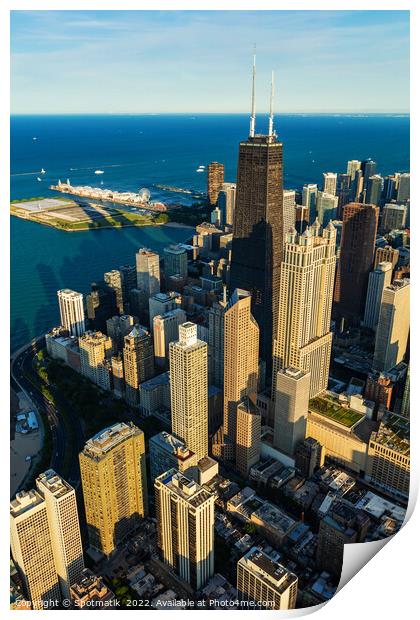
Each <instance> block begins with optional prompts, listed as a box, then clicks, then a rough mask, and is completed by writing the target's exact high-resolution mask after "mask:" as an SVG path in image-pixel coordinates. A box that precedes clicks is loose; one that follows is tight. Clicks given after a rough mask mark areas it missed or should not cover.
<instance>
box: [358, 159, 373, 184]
mask: <svg viewBox="0 0 420 620" xmlns="http://www.w3.org/2000/svg"><path fill="white" fill-rule="evenodd" d="M360 167H361V170H362V175H363V189H366V188H367V185H368V180H369V177H373V175H375V174H376V161H373V159H371V158H370V157H369V159H365V160H364V161H362V164H361V166H360Z"/></svg>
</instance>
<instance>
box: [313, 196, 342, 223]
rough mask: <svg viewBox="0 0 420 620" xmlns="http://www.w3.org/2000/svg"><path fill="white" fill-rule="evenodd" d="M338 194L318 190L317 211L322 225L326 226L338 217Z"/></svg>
mask: <svg viewBox="0 0 420 620" xmlns="http://www.w3.org/2000/svg"><path fill="white" fill-rule="evenodd" d="M337 207H338V196H334V195H333V194H327V193H326V192H318V193H317V196H316V212H317V216H318V220H319V223H320V224H321V226H326V225H327V224H328V222H329V221H330V220H335V219H336V217H337Z"/></svg>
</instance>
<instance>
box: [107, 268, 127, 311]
mask: <svg viewBox="0 0 420 620" xmlns="http://www.w3.org/2000/svg"><path fill="white" fill-rule="evenodd" d="M104 282H106V284H107V285H108V286H109V288H111V289H113V290H114V291H115V301H116V304H117V309H118V312H119V314H123V313H124V298H123V280H122V275H121V272H120V271H119V270H118V269H113V270H112V271H107V272H106V273H104Z"/></svg>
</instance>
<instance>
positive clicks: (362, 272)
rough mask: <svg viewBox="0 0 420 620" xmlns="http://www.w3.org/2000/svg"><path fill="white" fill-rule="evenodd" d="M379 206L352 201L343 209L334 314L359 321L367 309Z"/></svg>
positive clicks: (352, 321) (341, 317) (337, 317)
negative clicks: (367, 292) (366, 302)
mask: <svg viewBox="0 0 420 620" xmlns="http://www.w3.org/2000/svg"><path fill="white" fill-rule="evenodd" d="M378 215H379V209H378V207H375V206H374V205H364V204H360V203H356V202H351V203H350V204H348V205H346V206H345V207H344V209H343V232H342V236H341V247H340V259H339V261H338V265H337V276H336V282H335V289H334V316H335V318H336V319H338V320H341V319H344V320H345V321H346V322H347V323H349V324H351V325H357V324H358V323H359V322H360V320H361V318H362V316H363V313H364V306H365V300H366V291H367V285H368V280H369V272H370V271H371V269H372V263H373V254H374V251H375V240H376V231H377V228H378Z"/></svg>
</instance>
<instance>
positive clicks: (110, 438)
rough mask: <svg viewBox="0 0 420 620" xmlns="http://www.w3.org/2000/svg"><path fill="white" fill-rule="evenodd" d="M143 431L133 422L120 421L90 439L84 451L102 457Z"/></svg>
mask: <svg viewBox="0 0 420 620" xmlns="http://www.w3.org/2000/svg"><path fill="white" fill-rule="evenodd" d="M139 433H143V431H141V430H140V429H139V428H137V426H135V425H134V424H133V423H132V422H129V423H128V424H126V423H125V422H118V423H117V424H114V425H113V426H108V427H107V428H105V429H104V430H102V431H100V432H99V433H97V434H96V435H94V436H93V437H92V438H91V439H89V440H88V441H87V442H86V444H85V447H84V449H83V451H82V453H83V454H84V455H85V456H89V457H91V458H100V457H102V456H105V455H106V454H107V453H108V452H109V451H110V450H112V449H113V448H115V446H117V445H118V444H120V443H122V442H124V441H126V440H127V439H128V438H130V437H133V436H134V435H138V434H139Z"/></svg>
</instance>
